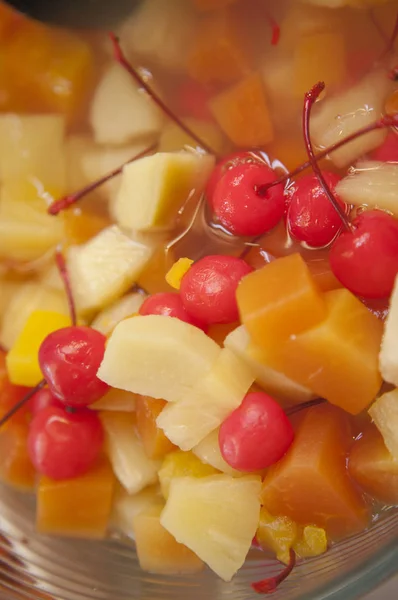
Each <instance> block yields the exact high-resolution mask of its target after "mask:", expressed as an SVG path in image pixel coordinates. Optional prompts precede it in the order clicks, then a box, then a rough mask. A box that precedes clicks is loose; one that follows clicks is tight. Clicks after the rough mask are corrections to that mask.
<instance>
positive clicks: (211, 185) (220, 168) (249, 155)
mask: <svg viewBox="0 0 398 600" xmlns="http://www.w3.org/2000/svg"><path fill="white" fill-rule="evenodd" d="M256 162H261V159H260V157H258V156H256V154H254V153H253V152H235V153H234V154H230V155H229V156H226V157H225V158H223V159H222V160H220V162H219V163H217V165H216V166H215V167H214V169H213V172H212V174H211V175H210V178H209V181H208V182H207V186H206V192H205V193H206V199H207V202H208V203H209V205H210V207H211V208H213V207H214V192H215V189H216V187H217V184H218V182H219V181H220V179H222V177H223V176H224V174H225V173H226V172H227V171H229V170H230V169H232V168H233V167H236V166H237V165H243V164H246V163H248V164H253V163H256Z"/></svg>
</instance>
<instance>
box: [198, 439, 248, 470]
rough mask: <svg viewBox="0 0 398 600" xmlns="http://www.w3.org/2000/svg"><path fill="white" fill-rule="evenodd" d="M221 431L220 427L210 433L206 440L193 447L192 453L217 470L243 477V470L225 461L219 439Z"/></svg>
mask: <svg viewBox="0 0 398 600" xmlns="http://www.w3.org/2000/svg"><path fill="white" fill-rule="evenodd" d="M219 431H220V429H219V428H218V429H215V430H214V431H212V432H211V433H209V435H208V436H206V437H205V438H204V440H202V441H201V442H200V443H199V444H198V445H197V446H195V447H194V448H192V453H193V454H195V456H197V457H198V458H199V459H200V460H201V461H202V463H205V464H206V465H210V466H211V467H214V468H215V469H217V471H221V473H226V474H227V475H234V476H235V477H242V475H243V473H242V472H241V471H237V470H236V469H233V468H232V467H230V466H229V464H228V463H227V462H225V460H224V458H223V456H222V454H221V450H220V444H219V441H218V434H219Z"/></svg>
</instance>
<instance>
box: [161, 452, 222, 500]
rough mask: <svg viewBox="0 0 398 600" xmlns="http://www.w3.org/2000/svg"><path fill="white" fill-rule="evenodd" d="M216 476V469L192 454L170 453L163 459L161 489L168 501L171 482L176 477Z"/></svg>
mask: <svg viewBox="0 0 398 600" xmlns="http://www.w3.org/2000/svg"><path fill="white" fill-rule="evenodd" d="M216 474H217V470H216V469H214V467H211V466H210V465H206V464H204V463H203V462H202V461H201V460H199V458H198V457H197V456H195V454H193V453H192V452H182V451H181V450H176V451H175V452H169V454H167V455H166V456H165V458H164V459H163V463H162V466H161V467H160V469H159V481H160V489H161V490H162V494H163V496H164V498H166V500H167V498H168V497H169V491H170V485H171V482H172V480H173V479H175V478H176V477H208V476H209V475H216Z"/></svg>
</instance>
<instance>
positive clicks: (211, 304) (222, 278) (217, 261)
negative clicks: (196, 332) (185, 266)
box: [180, 255, 253, 325]
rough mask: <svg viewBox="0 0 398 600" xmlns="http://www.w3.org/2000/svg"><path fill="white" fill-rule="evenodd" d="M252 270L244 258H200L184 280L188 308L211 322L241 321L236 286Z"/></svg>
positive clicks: (204, 320) (220, 256) (185, 304)
mask: <svg viewBox="0 0 398 600" xmlns="http://www.w3.org/2000/svg"><path fill="white" fill-rule="evenodd" d="M252 271H253V269H252V267H250V266H249V265H248V264H247V263H246V262H245V261H244V260H242V259H241V258H235V257H233V256H223V255H213V256H206V257H204V258H202V259H201V260H198V262H196V263H194V264H193V265H192V266H191V268H190V269H189V271H187V273H186V274H185V275H184V277H183V278H182V280H181V289H180V294H181V300H182V302H183V305H184V307H185V310H186V311H187V312H188V313H189V314H190V315H192V316H193V317H194V318H195V319H198V320H199V321H201V322H202V323H206V324H207V325H215V324H217V323H233V322H234V321H237V320H238V318H239V313H238V305H237V302H236V289H237V287H238V285H239V282H240V281H241V279H242V278H243V277H244V276H245V275H248V274H249V273H251V272H252Z"/></svg>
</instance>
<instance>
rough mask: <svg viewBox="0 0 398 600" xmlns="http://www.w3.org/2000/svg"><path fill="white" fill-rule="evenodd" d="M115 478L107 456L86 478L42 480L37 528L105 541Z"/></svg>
mask: <svg viewBox="0 0 398 600" xmlns="http://www.w3.org/2000/svg"><path fill="white" fill-rule="evenodd" d="M114 485H115V477H114V475H113V471H112V468H111V466H110V464H109V462H108V460H107V459H106V458H105V457H101V458H100V459H99V460H98V462H97V464H96V465H95V466H94V467H93V468H92V469H91V470H90V471H89V472H88V473H86V474H85V475H82V476H81V477H76V478H75V479H68V480H67V481H54V480H52V479H49V478H48V477H41V479H40V481H39V486H38V490H37V514H36V525H37V529H38V531H39V532H40V533H46V534H54V535H62V536H69V537H76V538H92V539H101V538H104V537H105V535H106V531H107V527H108V521H109V517H110V514H111V509H112V498H113V492H114Z"/></svg>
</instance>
